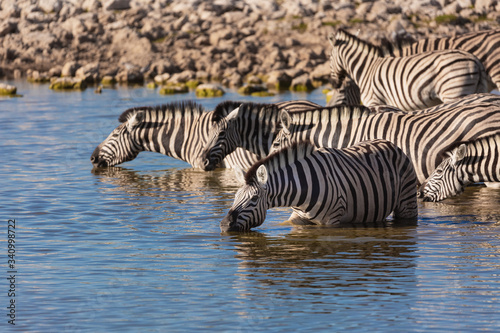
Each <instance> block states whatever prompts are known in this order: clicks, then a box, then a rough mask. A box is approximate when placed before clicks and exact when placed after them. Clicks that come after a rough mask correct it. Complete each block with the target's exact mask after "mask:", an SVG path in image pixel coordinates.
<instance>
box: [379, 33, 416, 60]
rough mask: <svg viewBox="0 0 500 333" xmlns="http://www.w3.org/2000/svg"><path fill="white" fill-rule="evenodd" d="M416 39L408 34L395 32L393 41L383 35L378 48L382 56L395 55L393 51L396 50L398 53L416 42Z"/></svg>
mask: <svg viewBox="0 0 500 333" xmlns="http://www.w3.org/2000/svg"><path fill="white" fill-rule="evenodd" d="M416 42H417V40H416V39H415V38H414V37H413V36H412V35H410V34H408V33H405V34H397V35H396V37H395V39H394V41H390V40H389V39H388V38H386V37H383V38H382V40H381V41H380V50H381V51H382V54H383V55H384V56H391V57H394V56H395V54H394V53H395V51H396V50H398V51H399V52H398V53H401V50H403V49H404V48H406V47H409V46H410V45H412V44H414V43H416Z"/></svg>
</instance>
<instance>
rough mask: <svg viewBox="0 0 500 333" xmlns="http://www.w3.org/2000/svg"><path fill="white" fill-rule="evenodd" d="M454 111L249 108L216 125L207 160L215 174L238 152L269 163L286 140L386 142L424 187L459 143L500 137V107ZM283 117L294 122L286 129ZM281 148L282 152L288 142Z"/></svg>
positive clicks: (339, 144)
mask: <svg viewBox="0 0 500 333" xmlns="http://www.w3.org/2000/svg"><path fill="white" fill-rule="evenodd" d="M497 97H498V96H497ZM465 100H469V101H470V100H473V98H471V97H468V98H465ZM457 104H458V105H457ZM451 105H452V106H448V105H447V104H444V105H443V106H442V107H441V108H440V109H439V110H437V111H433V112H428V113H425V111H424V112H423V113H421V114H420V113H417V112H412V113H409V114H406V113H402V112H382V113H373V112H370V110H369V109H368V108H365V107H363V106H347V105H341V106H336V107H325V108H319V109H315V110H306V111H298V112H290V113H287V112H286V111H285V110H282V111H281V110H277V109H276V108H274V109H269V108H268V109H265V108H262V107H261V106H260V105H254V104H247V103H245V104H242V105H241V106H240V107H239V108H238V109H237V110H235V111H233V112H231V113H230V114H228V115H227V116H226V117H224V118H223V119H221V120H220V121H219V122H218V123H217V124H214V128H213V132H212V138H211V139H210V140H209V142H208V143H207V145H206V147H205V150H204V152H203V154H202V155H203V156H204V158H205V159H206V165H205V168H209V167H210V166H211V165H216V164H217V163H219V162H220V161H221V160H222V159H223V158H224V157H225V156H226V155H227V154H229V153H231V152H232V151H234V149H236V148H238V147H239V148H244V149H247V150H249V151H251V152H253V153H254V154H256V155H258V156H259V157H265V156H267V154H269V152H270V151H271V147H272V146H273V140H274V139H275V138H276V137H277V136H280V137H282V138H284V139H285V140H282V141H286V142H285V143H284V144H285V145H286V144H292V143H294V142H300V141H304V140H307V141H310V142H311V143H312V144H313V145H315V146H316V147H332V148H343V147H349V146H351V145H353V144H355V143H357V142H360V141H365V140H374V139H385V140H388V141H390V142H392V143H394V144H396V145H397V146H398V147H400V148H401V149H402V150H403V151H404V152H405V154H407V155H408V156H409V157H410V159H411V160H412V161H413V163H414V167H415V170H416V173H417V179H418V181H419V183H422V182H423V181H425V179H426V178H427V177H428V176H429V175H430V174H431V172H432V171H433V170H434V168H435V167H436V166H438V165H439V163H441V161H442V154H443V153H444V152H446V151H449V150H450V148H451V147H452V146H453V145H454V144H455V143H456V142H461V141H462V142H464V141H471V140H477V139H480V138H482V137H485V136H489V135H492V134H496V133H499V132H500V105H499V104H494V103H487V102H484V103H481V102H475V103H465V104H462V105H460V103H451ZM283 117H286V118H288V119H289V120H286V121H284V122H283V123H281V122H280V119H283ZM280 130H281V132H280ZM275 144H276V145H277V146H278V147H279V146H281V145H282V144H283V142H282V143H280V142H275Z"/></svg>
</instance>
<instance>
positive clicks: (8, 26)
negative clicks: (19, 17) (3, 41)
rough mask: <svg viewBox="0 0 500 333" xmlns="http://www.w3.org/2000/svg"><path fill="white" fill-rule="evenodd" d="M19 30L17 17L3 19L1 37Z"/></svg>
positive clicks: (0, 24) (0, 30)
mask: <svg viewBox="0 0 500 333" xmlns="http://www.w3.org/2000/svg"><path fill="white" fill-rule="evenodd" d="M16 31H17V21H16V20H15V19H8V20H2V21H1V22H0V37H3V36H5V35H8V34H11V33H13V32H16Z"/></svg>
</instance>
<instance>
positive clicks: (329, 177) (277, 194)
mask: <svg viewBox="0 0 500 333" xmlns="http://www.w3.org/2000/svg"><path fill="white" fill-rule="evenodd" d="M239 177H240V178H243V179H242V181H244V182H245V185H244V186H243V187H241V188H240V189H239V190H238V191H237V193H236V195H235V200H234V203H233V206H232V207H231V209H230V210H229V212H228V213H227V215H226V217H225V218H224V219H223V220H222V222H221V225H220V226H221V230H222V231H245V230H249V229H250V228H253V227H257V226H259V225H261V224H262V223H263V222H264V220H265V218H266V212H267V210H268V209H269V208H272V207H292V209H293V213H292V215H291V216H290V221H291V222H292V223H294V224H325V225H334V224H338V223H341V222H377V221H382V220H384V219H386V218H387V216H389V214H391V212H394V218H395V219H416V217H417V210H418V209H417V195H416V191H417V183H416V176H415V170H414V169H413V166H412V163H411V161H410V159H409V158H408V157H407V156H406V155H405V154H404V153H403V152H402V150H401V149H399V148H398V147H396V146H395V145H394V144H392V143H391V142H388V141H385V140H374V141H365V142H360V143H358V144H356V145H354V146H352V147H349V148H344V149H334V148H319V149H318V148H315V147H314V146H313V145H311V144H309V143H299V144H296V145H292V146H289V147H286V148H284V149H282V150H280V151H278V152H277V153H275V154H273V155H271V156H269V157H267V158H266V159H264V160H262V161H260V162H258V163H256V164H255V165H254V166H252V168H251V169H250V170H249V171H248V172H247V173H246V175H243V174H240V175H239Z"/></svg>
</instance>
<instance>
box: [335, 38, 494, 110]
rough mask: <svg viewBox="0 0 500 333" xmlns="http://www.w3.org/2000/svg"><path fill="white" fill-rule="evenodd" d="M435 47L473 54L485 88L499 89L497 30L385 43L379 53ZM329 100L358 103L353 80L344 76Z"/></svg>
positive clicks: (405, 53)
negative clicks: (483, 72) (485, 78)
mask: <svg viewBox="0 0 500 333" xmlns="http://www.w3.org/2000/svg"><path fill="white" fill-rule="evenodd" d="M437 50H463V51H466V52H469V53H471V54H473V55H475V56H476V58H478V59H479V61H480V62H481V63H482V64H483V66H484V68H485V70H486V73H487V74H488V75H489V76H490V78H491V80H489V82H488V90H489V91H491V90H493V89H495V88H496V89H498V90H500V29H497V30H485V31H475V32H470V33H467V34H463V35H459V36H454V37H444V38H428V39H421V40H419V41H416V42H413V41H407V40H404V41H402V42H401V41H398V42H396V43H395V44H393V43H389V42H386V43H384V44H383V45H382V46H381V56H392V57H406V56H411V55H415V54H419V53H424V52H430V51H437ZM330 101H331V102H329V103H328V106H331V105H336V104H342V103H344V104H352V105H357V104H361V92H360V91H359V87H358V86H357V85H356V84H355V83H354V82H353V81H352V79H351V78H349V77H346V78H345V80H344V83H343V84H342V86H341V88H340V89H333V97H332V99H331V100H330Z"/></svg>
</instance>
